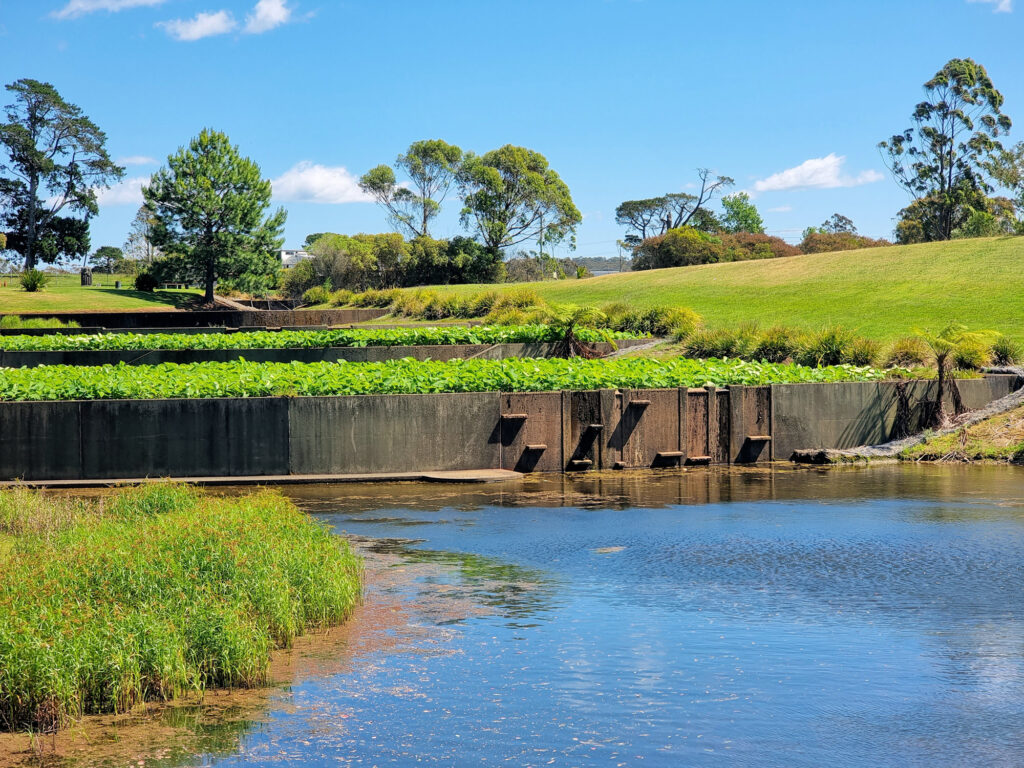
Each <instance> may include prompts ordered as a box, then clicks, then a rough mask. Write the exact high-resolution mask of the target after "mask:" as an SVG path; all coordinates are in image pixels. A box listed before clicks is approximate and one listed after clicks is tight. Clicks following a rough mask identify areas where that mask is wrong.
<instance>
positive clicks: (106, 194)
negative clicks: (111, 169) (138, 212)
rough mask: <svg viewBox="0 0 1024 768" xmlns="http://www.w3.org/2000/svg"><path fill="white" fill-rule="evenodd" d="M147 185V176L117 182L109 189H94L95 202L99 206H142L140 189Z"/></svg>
mask: <svg viewBox="0 0 1024 768" xmlns="http://www.w3.org/2000/svg"><path fill="white" fill-rule="evenodd" d="M146 184H149V176H135V177H133V178H130V179H125V180H124V181H121V182H118V183H117V184H115V185H114V186H112V187H110V188H109V189H104V188H102V187H100V188H98V189H96V200H97V202H98V203H99V204H100V205H101V206H104V205H142V188H143V187H144V186H145V185H146Z"/></svg>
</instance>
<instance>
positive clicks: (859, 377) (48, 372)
mask: <svg viewBox="0 0 1024 768" xmlns="http://www.w3.org/2000/svg"><path fill="white" fill-rule="evenodd" d="M585 331H586V329H581V333H582V332H585ZM698 333H699V332H698ZM696 335H697V334H695V336H696ZM887 375H888V374H886V373H885V372H883V371H879V370H875V369H873V368H864V367H856V366H851V365H845V364H844V365H839V366H832V367H822V368H810V367H807V366H800V365H794V364H790V365H781V364H775V363H753V362H746V361H743V360H738V359H730V360H691V359H687V358H674V359H668V360H661V359H650V358H618V359H611V360H580V359H578V358H577V359H570V360H565V359H560V358H549V359H540V360H538V359H526V360H523V359H514V358H512V359H507V360H480V359H471V360H451V361H448V362H436V361H429V360H428V361H423V360H412V359H409V358H406V359H403V360H391V361H388V362H383V363H251V362H248V361H245V360H237V361H233V362H228V363H191V364H188V365H177V364H174V363H164V364H162V365H154V366H129V365H123V364H122V365H104V366H97V367H87V366H64V365H54V366H40V367H37V368H3V369H0V400H103V399H128V400H148V399H163V398H210V397H273V396H307V395H308V396H326V395H332V396H333V395H376V394H411V393H429V392H545V391H554V390H562V389H604V388H610V389H617V388H621V387H626V388H660V387H692V386H703V385H704V384H707V383H711V384H715V385H717V386H728V385H729V384H737V385H755V384H782V383H789V382H803V381H877V380H880V379H883V378H885V377H886V376H887Z"/></svg>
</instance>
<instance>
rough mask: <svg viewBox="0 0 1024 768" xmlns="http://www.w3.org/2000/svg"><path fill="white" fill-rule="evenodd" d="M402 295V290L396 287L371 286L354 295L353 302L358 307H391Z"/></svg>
mask: <svg viewBox="0 0 1024 768" xmlns="http://www.w3.org/2000/svg"><path fill="white" fill-rule="evenodd" d="M401 295H402V292H401V291H397V290H394V289H388V290H377V289H376V288H370V289H369V290H367V291H363V292H362V293H357V294H356V295H355V296H353V297H352V304H354V305H355V306H357V307H377V308H380V309H384V308H387V307H390V306H391V305H392V304H393V303H394V302H395V300H396V299H397V298H398V297H399V296H401Z"/></svg>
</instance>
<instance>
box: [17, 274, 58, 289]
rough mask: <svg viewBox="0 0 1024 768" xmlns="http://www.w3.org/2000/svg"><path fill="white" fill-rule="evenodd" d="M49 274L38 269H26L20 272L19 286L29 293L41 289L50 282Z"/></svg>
mask: <svg viewBox="0 0 1024 768" xmlns="http://www.w3.org/2000/svg"><path fill="white" fill-rule="evenodd" d="M50 279H51V278H50V276H49V275H48V274H46V273H45V272H40V271H39V270H38V269H26V270H25V271H24V272H22V273H21V278H20V280H21V287H22V288H24V289H25V290H26V291H28V292H29V293H35V292H36V291H41V290H43V288H45V287H46V286H47V285H49V283H50Z"/></svg>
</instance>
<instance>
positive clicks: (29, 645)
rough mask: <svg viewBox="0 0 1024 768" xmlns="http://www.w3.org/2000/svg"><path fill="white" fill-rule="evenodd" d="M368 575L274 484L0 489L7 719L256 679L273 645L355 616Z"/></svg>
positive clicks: (16, 725) (72, 712)
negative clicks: (106, 492) (233, 489)
mask: <svg viewBox="0 0 1024 768" xmlns="http://www.w3.org/2000/svg"><path fill="white" fill-rule="evenodd" d="M361 578H362V567H361V561H360V560H359V558H357V557H356V556H355V555H354V554H353V553H352V552H351V550H350V549H349V547H348V544H347V543H346V542H345V541H344V540H343V539H341V538H339V537H337V536H335V535H334V534H332V533H331V532H329V531H328V530H327V529H326V528H325V527H323V526H321V525H319V524H318V523H316V522H314V521H312V520H310V519H309V518H308V517H306V516H305V515H304V514H303V513H301V512H300V511H299V510H298V509H296V508H295V506H294V505H292V504H291V503H290V502H289V501H288V500H287V499H285V498H284V497H283V496H281V495H279V494H276V493H270V492H262V493H258V494H254V495H251V496H245V497H241V498H233V499H226V498H215V497H212V496H206V495H204V494H201V493H200V492H198V491H195V490H193V489H190V488H187V487H183V486H177V485H164V484H160V485H155V486H149V487H143V488H137V489H128V490H124V491H120V492H118V493H117V494H115V495H113V496H110V497H106V498H103V499H100V500H94V501H83V500H76V499H68V498H63V497H50V496H45V495H43V494H40V493H37V492H32V491H28V490H24V489H16V490H11V491H3V492H0V728H3V729H7V730H13V729H20V728H29V729H32V730H37V731H38V730H43V731H46V730H53V729H56V728H59V727H61V726H63V725H66V724H67V723H68V722H69V721H70V720H72V719H73V718H75V717H78V716H80V715H83V714H92V713H108V712H124V711H126V710H127V709H129V708H131V707H132V706H134V705H136V704H138V703H140V702H143V701H147V700H168V699H173V698H175V697H179V696H181V695H184V694H188V693H190V692H198V691H201V690H203V689H204V688H205V687H214V686H231V687H234V686H238V687H248V686H254V685H259V684H261V683H263V682H265V680H266V675H267V665H268V661H269V654H270V651H271V650H273V649H274V648H281V647H287V646H289V645H290V644H291V642H292V640H293V639H294V638H295V637H296V636H297V635H300V634H302V633H303V632H305V631H306V630H308V629H311V628H314V627H324V626H329V625H332V624H337V623H340V622H341V621H343V620H344V619H345V618H346V616H348V614H349V612H350V611H351V610H352V608H353V607H354V606H355V605H356V603H357V602H358V601H359V599H360V596H361Z"/></svg>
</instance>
